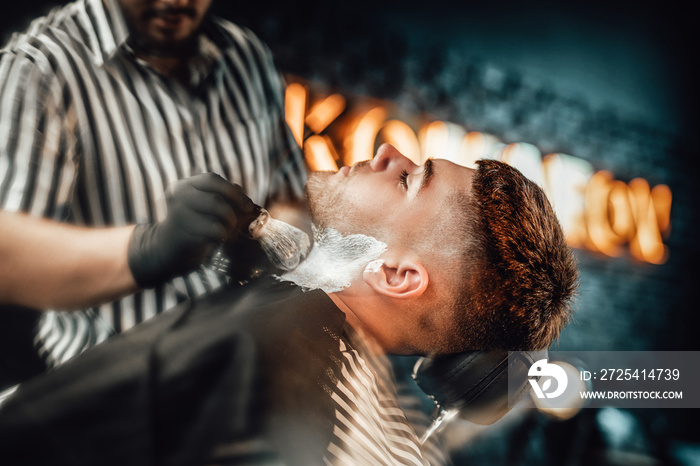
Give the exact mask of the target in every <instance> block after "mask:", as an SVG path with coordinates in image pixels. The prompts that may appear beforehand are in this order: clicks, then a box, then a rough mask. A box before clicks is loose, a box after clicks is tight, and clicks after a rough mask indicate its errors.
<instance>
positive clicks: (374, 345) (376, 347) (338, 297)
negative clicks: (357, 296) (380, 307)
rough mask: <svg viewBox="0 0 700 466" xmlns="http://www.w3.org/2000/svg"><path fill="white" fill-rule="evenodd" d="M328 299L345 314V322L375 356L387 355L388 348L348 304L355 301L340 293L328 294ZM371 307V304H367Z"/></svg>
mask: <svg viewBox="0 0 700 466" xmlns="http://www.w3.org/2000/svg"><path fill="white" fill-rule="evenodd" d="M328 297H329V298H331V300H332V301H333V303H334V304H335V305H336V306H337V307H338V309H340V310H341V311H342V312H343V313H344V314H345V322H347V324H348V325H349V326H350V327H352V329H353V330H354V331H355V333H357V335H358V336H359V337H360V338H362V341H363V342H364V343H365V345H366V346H367V347H368V348H369V349H370V350H371V351H372V352H373V353H374V354H375V355H383V354H387V350H386V348H385V347H384V346H383V345H382V344H381V342H380V341H379V340H378V339H377V338H376V336H375V335H374V334H373V333H372V332H371V330H370V329H369V328H368V327H367V325H365V324H364V323H363V322H362V320H361V319H360V318H359V317H358V316H357V314H356V313H355V311H353V310H352V307H353V305H349V304H348V302H353V303H355V301H353V300H348V299H344V296H343V292H340V293H328ZM366 304H367V305H368V306H371V304H370V303H366Z"/></svg>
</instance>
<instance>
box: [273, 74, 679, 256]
mask: <svg viewBox="0 0 700 466" xmlns="http://www.w3.org/2000/svg"><path fill="white" fill-rule="evenodd" d="M368 101H369V99H368ZM346 107H347V101H346V99H345V98H344V97H343V96H342V95H340V94H337V93H335V94H331V95H327V96H312V95H311V93H310V91H309V86H308V85H304V84H302V83H299V82H294V83H291V84H289V86H288V87H287V90H286V98H285V112H286V119H287V123H288V124H289V127H290V128H291V130H292V133H293V135H294V137H295V139H296V141H297V143H298V144H299V146H300V147H302V148H303V151H304V156H305V160H306V163H307V166H308V167H309V170H311V171H316V170H332V171H337V170H338V168H339V167H340V166H342V165H352V164H353V163H355V162H358V161H361V160H368V159H370V158H371V157H372V156H373V154H374V152H375V146H376V144H377V143H378V142H389V143H391V144H393V145H394V146H396V147H397V149H399V150H400V151H401V152H402V153H403V154H404V155H406V156H407V157H409V158H410V159H411V160H413V161H414V162H415V163H417V164H422V163H423V162H424V161H425V160H426V159H427V158H428V157H429V156H430V157H435V158H443V159H447V160H450V161H452V162H454V163H457V164H460V165H463V166H466V167H473V166H474V163H475V161H476V160H478V159H481V158H492V159H497V160H501V161H503V162H506V163H508V164H510V165H512V166H514V167H516V168H518V169H519V170H520V171H521V172H523V174H524V175H526V176H527V177H529V178H530V179H532V180H533V181H535V182H536V183H538V184H539V185H540V186H542V187H543V188H544V190H545V192H546V193H547V195H548V197H549V199H550V202H552V205H553V206H554V208H555V210H556V212H557V215H558V217H559V219H560V221H561V223H562V226H563V228H564V231H565V233H566V235H567V241H568V242H569V244H570V245H571V246H572V247H575V248H584V249H587V250H590V251H595V252H598V253H601V254H603V255H605V256H609V257H619V256H622V255H623V254H624V253H625V250H626V249H627V250H628V251H629V253H630V255H631V256H632V257H633V258H635V259H637V260H639V261H642V262H648V263H652V264H662V263H664V262H665V261H666V260H667V257H668V248H667V247H666V245H664V244H663V238H664V237H665V236H667V235H668V233H669V231H670V212H671V199H672V195H671V190H670V189H669V188H668V186H666V185H657V186H654V187H653V188H652V187H650V186H649V184H648V183H647V181H646V180H644V179H642V178H635V179H633V180H631V181H630V182H629V183H625V182H623V181H620V180H616V179H614V177H613V175H612V174H611V173H610V172H608V171H605V170H600V171H596V170H595V169H594V168H593V165H592V164H591V163H589V162H588V161H586V160H583V159H581V158H579V157H575V156H573V155H568V154H561V153H552V154H542V153H541V152H540V151H539V149H538V148H537V147H535V146H534V145H532V144H528V143H524V142H519V143H511V144H505V143H503V142H502V141H500V140H499V139H498V138H496V137H494V136H493V135H490V134H486V133H482V132H479V131H470V132H467V131H466V130H465V129H464V128H463V127H461V126H459V125H456V124H453V123H449V122H444V121H431V122H428V123H424V124H421V125H414V126H413V127H412V126H411V125H409V124H408V123H406V122H405V121H403V120H401V119H392V118H390V113H391V111H390V105H389V104H387V103H385V102H378V103H371V104H368V105H366V106H362V105H360V106H359V108H357V109H355V110H353V111H352V112H349V111H347V108H346ZM341 116H342V118H341ZM415 126H419V127H418V129H417V130H414V127H415ZM625 246H626V248H625Z"/></svg>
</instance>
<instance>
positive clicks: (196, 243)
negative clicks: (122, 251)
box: [128, 173, 256, 288]
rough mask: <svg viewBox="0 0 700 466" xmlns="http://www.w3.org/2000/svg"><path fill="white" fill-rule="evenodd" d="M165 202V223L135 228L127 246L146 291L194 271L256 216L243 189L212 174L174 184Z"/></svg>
mask: <svg viewBox="0 0 700 466" xmlns="http://www.w3.org/2000/svg"><path fill="white" fill-rule="evenodd" d="M165 200H166V204H167V209H168V211H167V216H166V218H165V220H163V221H162V222H158V223H149V224H140V225H137V226H136V228H135V229H134V232H133V233H132V235H131V239H130V241H129V252H128V261H129V268H130V269H131V273H132V275H133V276H134V279H135V280H136V283H138V284H139V286H141V287H142V288H151V287H154V286H156V285H159V284H161V283H163V282H165V281H167V280H169V279H170V278H172V277H176V276H179V275H183V274H185V273H187V272H190V271H192V270H194V269H196V268H197V267H199V266H200V265H201V264H202V262H203V261H205V260H206V259H208V258H209V257H210V256H211V255H212V253H213V251H214V250H215V249H216V247H217V246H218V245H220V244H222V243H223V242H225V241H227V240H228V239H229V238H231V237H232V236H235V235H237V234H238V233H237V231H236V230H237V227H238V229H240V228H241V227H242V226H243V225H244V224H245V226H246V227H247V224H249V223H250V221H251V220H252V219H253V218H254V217H253V215H254V214H255V212H256V206H255V204H254V203H253V201H251V200H250V198H248V196H246V195H245V193H243V189H242V188H241V187H240V186H238V185H235V184H232V183H229V182H228V181H226V180H225V179H223V178H222V177H220V176H219V175H216V174H214V173H204V174H201V175H195V176H193V177H191V178H186V179H184V180H179V181H176V182H175V183H172V184H171V185H169V186H168V189H167V190H166V192H165ZM245 222H248V223H247V224H246V223H245Z"/></svg>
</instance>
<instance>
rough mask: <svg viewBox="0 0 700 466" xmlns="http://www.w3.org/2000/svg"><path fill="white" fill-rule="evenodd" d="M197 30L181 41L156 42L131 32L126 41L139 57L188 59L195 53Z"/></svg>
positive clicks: (138, 33)
mask: <svg viewBox="0 0 700 466" xmlns="http://www.w3.org/2000/svg"><path fill="white" fill-rule="evenodd" d="M198 38H199V30H197V31H195V32H194V33H193V34H191V35H190V36H189V37H187V38H186V39H184V40H181V41H156V40H153V39H152V38H151V37H149V36H148V35H147V34H143V33H140V32H136V31H133V32H132V33H131V34H130V35H129V39H128V40H127V42H128V44H129V46H130V47H131V48H132V49H134V51H135V52H136V53H137V54H139V55H145V56H147V57H156V58H188V57H191V56H193V55H195V54H196V53H197V49H198V47H199V43H198Z"/></svg>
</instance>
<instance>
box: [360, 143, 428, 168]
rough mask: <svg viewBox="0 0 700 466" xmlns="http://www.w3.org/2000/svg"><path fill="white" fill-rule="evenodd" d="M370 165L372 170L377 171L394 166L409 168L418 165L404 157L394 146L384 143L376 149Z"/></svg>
mask: <svg viewBox="0 0 700 466" xmlns="http://www.w3.org/2000/svg"><path fill="white" fill-rule="evenodd" d="M370 166H371V167H372V171H375V172H379V171H384V170H387V169H388V168H390V167H394V166H397V167H399V168H401V169H402V170H411V169H413V168H415V167H417V166H418V165H416V164H415V163H413V162H412V161H411V160H410V159H409V158H407V157H405V156H404V155H403V154H402V153H401V152H399V151H398V149H396V147H394V146H392V145H391V144H387V143H384V144H382V145H381V146H379V149H377V154H376V155H375V156H374V158H373V159H372V162H371V163H370Z"/></svg>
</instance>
